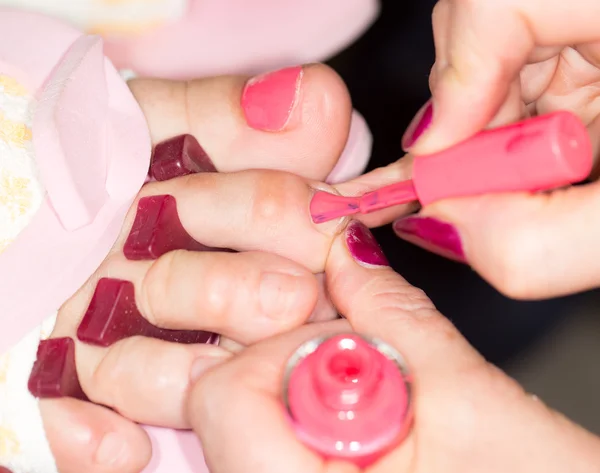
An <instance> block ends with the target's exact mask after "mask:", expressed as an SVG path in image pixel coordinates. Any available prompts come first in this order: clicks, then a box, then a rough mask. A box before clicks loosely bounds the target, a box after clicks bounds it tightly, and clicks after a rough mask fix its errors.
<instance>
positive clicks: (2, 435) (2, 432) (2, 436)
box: [0, 426, 21, 457]
mask: <svg viewBox="0 0 600 473" xmlns="http://www.w3.org/2000/svg"><path fill="white" fill-rule="evenodd" d="M20 450H21V445H20V444H19V440H18V439H17V435H16V434H15V432H14V431H12V430H11V429H8V428H6V427H1V426H0V457H5V456H14V455H18V454H19V452H20Z"/></svg>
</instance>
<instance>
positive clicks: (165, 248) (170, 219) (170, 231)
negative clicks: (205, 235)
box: [123, 195, 211, 260]
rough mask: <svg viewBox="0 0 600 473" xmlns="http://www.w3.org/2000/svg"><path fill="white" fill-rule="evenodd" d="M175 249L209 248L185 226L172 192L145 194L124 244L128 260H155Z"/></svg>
mask: <svg viewBox="0 0 600 473" xmlns="http://www.w3.org/2000/svg"><path fill="white" fill-rule="evenodd" d="M174 250H190V251H209V250H211V248H209V247H207V246H205V245H203V244H201V243H199V242H197V241H196V240H194V239H193V238H192V237H191V236H190V235H189V233H188V232H187V231H186V230H185V228H183V225H182V224H181V220H180V219H179V214H178V213H177V201H176V200H175V197H173V196H172V195H153V196H150V197H143V198H141V199H140V200H139V202H138V207H137V213H136V215H135V220H134V222H133V226H132V227H131V231H130V232H129V236H128V237H127V240H126V241H125V244H124V245H123V254H124V255H125V258H127V259H128V260H152V259H157V258H159V257H160V256H162V255H164V254H165V253H168V252H169V251H174Z"/></svg>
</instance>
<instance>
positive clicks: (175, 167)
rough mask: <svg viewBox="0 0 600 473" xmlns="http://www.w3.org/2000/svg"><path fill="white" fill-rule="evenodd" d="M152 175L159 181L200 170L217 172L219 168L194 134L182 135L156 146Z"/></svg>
mask: <svg viewBox="0 0 600 473" xmlns="http://www.w3.org/2000/svg"><path fill="white" fill-rule="evenodd" d="M151 162H152V164H151V165H150V176H151V177H153V178H154V179H155V180H157V181H166V180H168V179H173V178H175V177H180V176H187V175H188V174H196V173H200V172H217V168H216V167H215V165H214V164H213V162H212V160H211V159H210V157H209V156H208V154H206V151H204V149H203V148H202V146H200V143H198V140H196V138H194V137H193V136H192V135H180V136H176V137H175V138H171V139H169V140H166V141H163V142H162V143H159V144H157V145H156V147H155V148H154V152H153V153H152V161H151Z"/></svg>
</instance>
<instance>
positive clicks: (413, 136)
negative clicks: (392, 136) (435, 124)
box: [402, 99, 433, 151]
mask: <svg viewBox="0 0 600 473" xmlns="http://www.w3.org/2000/svg"><path fill="white" fill-rule="evenodd" d="M432 120H433V102H432V101H431V99H430V100H428V101H427V103H426V104H425V105H423V106H422V107H421V109H420V110H419V111H418V112H417V114H416V115H415V118H413V119H412V121H411V122H410V125H408V128H407V129H406V131H405V132H404V136H403V137H402V149H404V151H407V150H408V149H410V148H411V147H412V146H413V145H414V144H415V143H416V142H417V140H418V139H419V138H420V137H421V136H422V135H423V133H425V131H427V129H428V128H429V126H430V125H431V121H432Z"/></svg>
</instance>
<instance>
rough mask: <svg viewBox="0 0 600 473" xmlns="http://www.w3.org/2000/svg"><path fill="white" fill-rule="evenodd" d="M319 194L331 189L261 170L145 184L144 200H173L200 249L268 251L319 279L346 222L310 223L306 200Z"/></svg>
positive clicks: (308, 205) (293, 176)
mask: <svg viewBox="0 0 600 473" xmlns="http://www.w3.org/2000/svg"><path fill="white" fill-rule="evenodd" d="M313 185H314V186H315V187H314V188H313V187H312V186H313ZM317 188H318V189H323V190H329V191H331V189H332V188H331V187H330V186H327V185H325V184H320V183H313V182H309V181H306V180H305V179H303V178H301V177H298V176H296V175H293V174H288V173H283V172H276V171H266V170H262V171H244V172H238V173H231V174H220V173H204V174H196V175H190V176H187V177H185V178H182V179H175V180H171V181H164V182H155V183H151V184H148V185H147V186H145V188H144V189H143V191H142V194H143V195H161V194H170V195H172V196H173V197H175V199H176V201H177V212H178V214H179V217H180V219H181V223H182V225H183V227H184V228H185V230H186V231H187V232H188V233H189V234H190V235H191V236H192V237H193V238H194V239H195V240H197V241H199V242H200V243H203V244H204V245H207V246H209V247H215V248H230V249H234V250H239V251H268V252H270V253H274V254H277V255H279V256H283V257H285V258H288V259H290V260H292V261H296V262H298V263H300V264H302V265H303V266H305V267H306V268H307V269H309V270H310V271H312V272H313V273H320V272H322V271H323V267H324V263H325V258H326V257H327V252H328V251H329V247H330V245H331V240H332V238H333V235H335V233H336V232H337V231H338V229H339V228H340V227H341V226H342V225H343V223H344V222H345V220H344V219H338V220H334V221H332V222H328V223H325V224H320V225H316V224H314V223H313V222H312V219H311V217H310V213H309V207H310V199H311V198H312V196H313V195H314V192H315V190H316V189H317ZM134 208H135V207H134ZM199 211H201V212H202V218H201V219H199V218H198V212H199ZM132 219H133V212H132V213H131V214H130V215H129V216H128V217H127V222H126V224H125V226H124V229H125V232H126V233H125V234H124V235H123V239H124V238H125V236H126V235H127V234H128V232H129V229H130V228H131V221H132ZM207 222H210V224H207ZM298 242H302V244H299V243H298Z"/></svg>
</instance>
